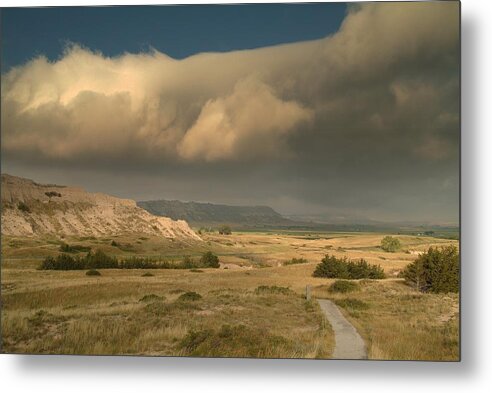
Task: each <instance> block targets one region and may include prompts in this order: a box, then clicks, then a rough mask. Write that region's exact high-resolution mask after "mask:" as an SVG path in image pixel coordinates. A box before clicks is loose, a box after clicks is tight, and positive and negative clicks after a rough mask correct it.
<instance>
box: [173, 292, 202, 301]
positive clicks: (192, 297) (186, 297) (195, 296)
mask: <svg viewBox="0 0 492 393" xmlns="http://www.w3.org/2000/svg"><path fill="white" fill-rule="evenodd" d="M201 298H202V295H200V294H199V293H196V292H185V293H183V294H182V295H181V296H180V297H178V300H179V301H185V302H188V301H191V302H196V301H197V300H200V299H201Z"/></svg>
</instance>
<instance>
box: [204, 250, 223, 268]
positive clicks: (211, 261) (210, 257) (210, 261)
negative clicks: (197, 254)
mask: <svg viewBox="0 0 492 393" xmlns="http://www.w3.org/2000/svg"><path fill="white" fill-rule="evenodd" d="M200 262H201V264H202V265H203V266H204V267H213V268H218V267H220V263H219V257H218V256H217V255H215V254H214V253H213V252H212V251H207V252H206V253H205V254H203V255H202V257H201V259H200Z"/></svg>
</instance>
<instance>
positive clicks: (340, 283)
mask: <svg viewBox="0 0 492 393" xmlns="http://www.w3.org/2000/svg"><path fill="white" fill-rule="evenodd" d="M358 289H359V285H358V284H357V283H355V282H352V281H346V280H337V281H335V282H334V283H333V284H331V286H330V288H329V291H330V292H338V293H347V292H354V291H357V290H358Z"/></svg>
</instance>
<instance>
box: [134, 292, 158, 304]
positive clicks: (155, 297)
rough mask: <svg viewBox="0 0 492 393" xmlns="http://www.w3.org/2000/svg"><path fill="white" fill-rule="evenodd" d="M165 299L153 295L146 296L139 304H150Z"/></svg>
mask: <svg viewBox="0 0 492 393" xmlns="http://www.w3.org/2000/svg"><path fill="white" fill-rule="evenodd" d="M163 299H164V298H163V297H162V296H158V295H155V294H153V293H151V294H150V295H145V296H144V297H142V298H141V299H140V300H139V302H143V303H148V302H154V301H157V300H163Z"/></svg>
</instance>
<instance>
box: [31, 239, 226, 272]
mask: <svg viewBox="0 0 492 393" xmlns="http://www.w3.org/2000/svg"><path fill="white" fill-rule="evenodd" d="M82 248H83V246H69V245H65V244H62V245H61V246H60V249H61V250H62V251H64V252H65V253H63V254H60V255H58V256H57V257H56V258H53V257H47V258H45V259H44V260H43V262H42V263H41V265H40V267H39V269H41V270H82V269H198V268H210V267H211V268H218V267H219V266H220V264H219V259H218V257H217V256H216V255H214V254H213V253H211V252H208V253H205V254H204V255H203V256H202V258H201V259H200V261H194V260H193V259H191V258H190V257H185V258H184V259H183V261H181V262H179V263H172V262H169V261H160V260H155V259H151V258H146V257H144V258H142V257H130V258H125V259H121V260H118V259H117V258H115V257H111V256H109V255H107V254H105V253H104V252H103V251H101V250H97V251H96V252H92V251H89V252H88V253H87V254H86V255H85V256H82V257H79V256H77V257H72V256H71V255H69V254H67V252H70V253H73V252H76V251H79V250H82Z"/></svg>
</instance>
